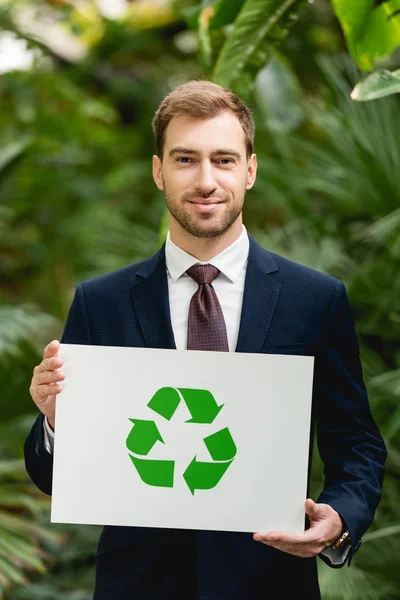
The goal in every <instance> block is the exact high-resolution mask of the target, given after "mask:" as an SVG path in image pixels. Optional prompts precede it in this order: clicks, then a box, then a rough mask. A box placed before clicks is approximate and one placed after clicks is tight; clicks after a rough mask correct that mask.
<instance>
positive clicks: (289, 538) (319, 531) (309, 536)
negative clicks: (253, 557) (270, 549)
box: [253, 525, 324, 546]
mask: <svg viewBox="0 0 400 600" xmlns="http://www.w3.org/2000/svg"><path fill="white" fill-rule="evenodd" d="M323 534H324V531H323V527H322V526H320V525H316V526H314V527H312V528H310V529H307V530H306V531H305V532H304V533H286V532H284V531H268V532H267V533H260V532H257V533H255V534H254V535H253V539H254V540H255V541H256V542H267V543H273V544H277V543H279V544H291V545H296V546H299V545H302V544H310V543H314V542H317V541H318V540H320V539H321V538H322V537H323Z"/></svg>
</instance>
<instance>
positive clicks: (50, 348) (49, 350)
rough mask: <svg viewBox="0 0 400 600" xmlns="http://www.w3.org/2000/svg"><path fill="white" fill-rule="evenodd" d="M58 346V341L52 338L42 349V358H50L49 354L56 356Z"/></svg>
mask: <svg viewBox="0 0 400 600" xmlns="http://www.w3.org/2000/svg"><path fill="white" fill-rule="evenodd" d="M59 348H60V342H59V341H58V340H53V341H52V342H50V344H48V345H47V346H46V348H45V349H44V350H43V358H50V357H51V356H56V355H57V352H58V350H59Z"/></svg>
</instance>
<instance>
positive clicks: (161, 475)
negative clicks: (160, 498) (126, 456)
mask: <svg viewBox="0 0 400 600" xmlns="http://www.w3.org/2000/svg"><path fill="white" fill-rule="evenodd" d="M130 458H131V461H132V462H133V464H134V465H135V467H136V470H137V472H138V473H139V475H140V478H141V480H142V481H144V483H147V485H155V486H159V487H173V485H174V468H175V461H174V460H146V459H145V458H137V457H136V456H132V454H130Z"/></svg>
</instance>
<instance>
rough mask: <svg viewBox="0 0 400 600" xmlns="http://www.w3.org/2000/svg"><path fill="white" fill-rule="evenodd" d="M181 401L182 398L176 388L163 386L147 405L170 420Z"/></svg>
mask: <svg viewBox="0 0 400 600" xmlns="http://www.w3.org/2000/svg"><path fill="white" fill-rule="evenodd" d="M180 401H181V398H180V396H179V394H178V392H177V390H176V389H175V388H173V387H163V388H161V389H159V390H158V391H157V392H156V393H155V394H154V396H153V397H152V399H151V400H150V402H149V403H148V405H147V406H148V407H149V408H151V410H154V412H156V413H157V414H159V415H161V416H162V417H164V419H167V420H168V421H169V420H170V419H171V417H172V415H173V414H174V412H175V411H176V409H177V408H178V405H179V402H180Z"/></svg>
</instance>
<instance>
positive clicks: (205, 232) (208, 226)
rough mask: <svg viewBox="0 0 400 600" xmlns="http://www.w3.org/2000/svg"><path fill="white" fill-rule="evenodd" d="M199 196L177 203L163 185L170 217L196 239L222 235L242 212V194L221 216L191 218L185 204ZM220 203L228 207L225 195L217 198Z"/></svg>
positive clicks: (209, 214)
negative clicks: (224, 203)
mask: <svg viewBox="0 0 400 600" xmlns="http://www.w3.org/2000/svg"><path fill="white" fill-rule="evenodd" d="M200 196H201V194H197V195H195V196H193V194H192V195H191V196H189V195H186V196H183V197H182V201H181V202H177V201H176V200H175V199H174V198H173V197H172V196H170V194H169V193H168V190H167V188H166V186H165V183H164V197H165V201H166V203H167V207H168V210H169V212H170V213H171V215H172V216H173V217H174V219H175V220H176V221H178V223H179V225H180V226H181V227H182V228H183V229H184V230H185V231H187V232H188V233H190V234H191V235H193V236H194V237H197V238H214V237H218V236H219V235H222V234H223V233H225V231H227V230H228V229H229V228H230V227H231V226H232V225H233V223H234V222H235V221H236V219H237V218H238V217H239V215H240V213H241V212H242V208H243V202H244V192H243V195H242V197H241V198H238V199H237V200H236V201H235V202H234V203H232V204H231V205H230V207H229V208H228V209H227V210H225V211H224V212H223V214H222V215H221V216H218V217H217V216H215V215H213V214H212V213H198V214H197V215H195V216H193V215H192V214H191V213H190V211H189V210H187V209H186V206H187V205H186V202H187V201H190V199H191V198H192V197H196V198H199V197H200ZM218 199H219V200H220V201H222V202H226V204H227V206H228V202H229V196H228V195H227V194H225V195H224V196H222V197H219V198H218Z"/></svg>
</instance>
